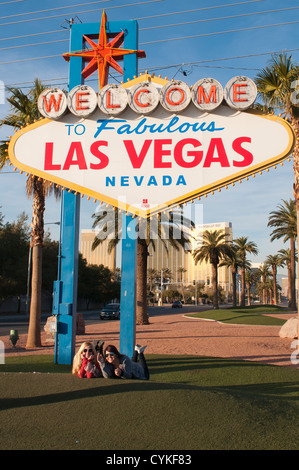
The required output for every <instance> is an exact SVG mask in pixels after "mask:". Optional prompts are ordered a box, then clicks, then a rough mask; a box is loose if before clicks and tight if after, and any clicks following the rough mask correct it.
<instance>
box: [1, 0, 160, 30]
mask: <svg viewBox="0 0 299 470" xmlns="http://www.w3.org/2000/svg"><path fill="white" fill-rule="evenodd" d="M164 1H165V0H150V1H146V2H139V3H129V4H127V5H117V6H114V7H106V8H105V10H112V9H115V8H124V7H134V6H138V5H146V4H148V3H157V2H164ZM101 10H102V8H97V9H95V10H85V11H79V12H76V13H71V14H72V15H82V14H83V13H94V12H96V11H101ZM66 15H67V13H62V14H61V15H52V16H44V17H42V18H30V19H28V20H20V21H11V22H10V23H0V26H9V25H12V24H20V23H28V22H30V21H42V20H49V19H52V18H60V17H62V16H66Z"/></svg>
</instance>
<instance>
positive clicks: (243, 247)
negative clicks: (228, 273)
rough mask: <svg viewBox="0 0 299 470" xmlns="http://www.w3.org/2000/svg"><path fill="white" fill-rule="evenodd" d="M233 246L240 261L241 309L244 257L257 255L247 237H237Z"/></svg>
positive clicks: (243, 304) (242, 304)
mask: <svg viewBox="0 0 299 470" xmlns="http://www.w3.org/2000/svg"><path fill="white" fill-rule="evenodd" d="M234 245H235V246H236V248H237V252H238V254H239V256H240V259H241V303H240V305H241V307H245V270H246V255H247V253H250V254H252V255H257V254H258V249H257V245H256V243H254V242H251V241H249V240H248V237H239V238H236V239H235V240H234Z"/></svg>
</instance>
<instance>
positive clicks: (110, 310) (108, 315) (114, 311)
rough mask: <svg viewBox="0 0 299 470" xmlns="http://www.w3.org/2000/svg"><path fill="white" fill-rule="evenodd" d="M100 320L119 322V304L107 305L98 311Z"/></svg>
mask: <svg viewBox="0 0 299 470" xmlns="http://www.w3.org/2000/svg"><path fill="white" fill-rule="evenodd" d="M100 319H101V320H119V319H120V304H107V305H105V307H103V308H102V310H101V311H100Z"/></svg>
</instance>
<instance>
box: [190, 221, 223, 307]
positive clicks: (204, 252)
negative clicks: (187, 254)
mask: <svg viewBox="0 0 299 470" xmlns="http://www.w3.org/2000/svg"><path fill="white" fill-rule="evenodd" d="M202 238H203V241H202V245H201V247H200V248H198V249H197V250H195V251H194V252H193V257H194V261H195V264H197V263H198V262H199V261H203V260H205V261H206V262H209V263H211V266H212V287H213V307H214V309H218V308H219V305H218V272H217V270H218V265H219V262H220V261H221V260H223V259H224V258H225V257H226V256H228V255H229V254H230V253H231V244H230V243H228V242H226V240H225V233H223V232H222V231H221V230H213V231H210V230H205V231H204V232H203V236H202Z"/></svg>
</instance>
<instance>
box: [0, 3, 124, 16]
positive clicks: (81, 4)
mask: <svg viewBox="0 0 299 470" xmlns="http://www.w3.org/2000/svg"><path fill="white" fill-rule="evenodd" d="M19 1H21V0H19ZM22 1H23V0H22ZM113 1H115V0H99V1H97V2H89V3H78V4H77V5H67V6H64V7H56V8H48V9H47V10H36V11H27V12H26V13H17V14H15V15H8V16H0V20H5V19H6V18H16V17H17V16H25V15H34V14H36V13H46V12H49V11H55V10H65V9H66V8H77V7H82V6H87V5H94V4H95V3H105V2H113ZM0 5H2V3H0Z"/></svg>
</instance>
